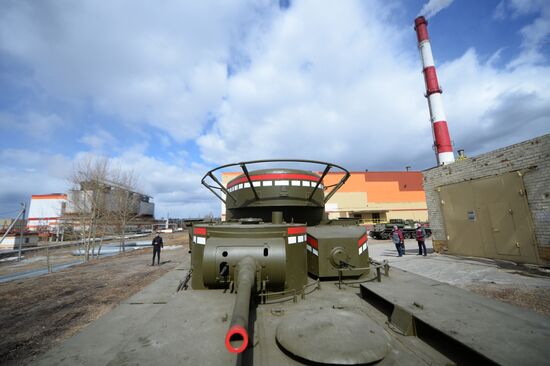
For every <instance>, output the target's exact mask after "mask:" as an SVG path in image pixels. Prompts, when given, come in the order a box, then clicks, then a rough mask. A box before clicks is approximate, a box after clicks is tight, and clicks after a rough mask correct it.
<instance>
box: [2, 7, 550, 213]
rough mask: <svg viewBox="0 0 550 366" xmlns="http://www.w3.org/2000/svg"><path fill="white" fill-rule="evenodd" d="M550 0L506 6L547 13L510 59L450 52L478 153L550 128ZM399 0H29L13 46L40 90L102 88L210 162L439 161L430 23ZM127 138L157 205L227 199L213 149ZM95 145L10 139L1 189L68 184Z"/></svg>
mask: <svg viewBox="0 0 550 366" xmlns="http://www.w3.org/2000/svg"><path fill="white" fill-rule="evenodd" d="M430 3H433V2H430ZM446 3H447V5H449V4H450V2H449V1H447V2H446ZM520 4H521V5H523V6H521V5H520ZM544 4H545V3H544V2H536V1H531V2H528V3H521V2H506V5H502V8H503V10H501V12H503V13H502V14H504V15H502V16H503V17H509V16H513V15H509V14H508V13H507V12H514V11H515V12H523V13H525V12H531V13H533V12H537V11H538V12H539V13H537V14H539V15H538V16H537V17H536V19H535V21H534V22H533V23H532V24H531V25H529V26H527V27H526V28H524V29H525V30H524V31H522V33H521V34H522V36H523V37H524V38H523V40H524V42H523V45H524V46H523V52H522V55H521V56H520V57H519V58H518V60H519V61H517V60H515V61H514V62H515V63H514V62H512V63H511V64H510V66H509V67H508V68H505V69H502V68H498V67H497V66H496V62H494V61H495V60H496V59H497V58H498V55H497V54H495V55H494V57H492V58H490V59H489V60H488V61H484V60H483V59H482V58H480V57H478V54H477V52H476V50H475V49H471V50H468V51H467V52H465V54H464V55H462V56H461V57H459V58H458V59H455V60H450V61H448V62H446V63H444V64H440V65H438V73H439V78H440V82H441V84H442V86H443V88H444V95H443V98H444V101H445V106H446V109H447V117H448V122H449V128H450V132H451V137H452V139H453V140H454V142H455V144H456V147H457V148H465V149H466V150H467V153H468V154H469V155H472V154H477V153H481V152H484V151H489V150H492V149H494V148H498V147H502V146H505V145H507V144H511V143H514V142H518V141H521V140H524V139H528V138H531V137H535V136H537V135H541V134H543V133H547V132H549V129H550V127H549V126H550V120H549V116H550V113H549V112H550V111H549V110H548V106H549V105H550V67H549V66H548V64H547V61H548V60H546V59H544V58H543V56H544V55H543V54H542V53H541V52H540V46H541V45H542V43H541V42H542V41H543V40H544V39H545V38H544V34H547V33H545V32H546V31H545V29H546V28H545V27H546V25H545V24H546V23H545V20H544V19H547V18H545V17H547V14H548V12H547V10H546V9H547V8H546V7H543V5H544ZM388 6H389V5H387V4H386V3H385V2H369V4H368V8H367V5H365V3H364V2H360V1H345V2H324V3H322V5H320V4H319V2H318V1H312V0H303V1H296V2H295V3H293V4H292V6H291V7H290V8H289V9H287V10H286V11H279V10H278V9H277V8H276V7H275V6H274V5H273V4H272V3H271V2H268V1H267V0H265V1H263V2H261V3H260V4H259V5H256V3H255V2H250V3H249V2H238V3H231V4H229V3H228V4H224V3H218V2H215V3H210V2H187V3H181V2H167V3H164V4H163V6H162V7H159V6H158V5H157V4H151V3H139V2H138V3H132V4H131V5H127V4H126V5H125V4H124V3H118V2H116V3H107V2H99V3H98V2H91V1H90V2H78V3H72V4H71V5H67V4H64V5H63V6H61V5H57V3H55V2H51V3H49V2H25V1H19V2H11V3H8V5H6V6H5V9H3V10H5V11H3V12H2V13H1V14H0V51H2V52H4V53H6V54H9V55H10V56H11V57H13V58H15V59H17V60H20V61H21V62H22V64H24V65H25V66H26V67H28V68H29V69H30V70H32V75H33V78H34V81H35V84H36V85H35V86H36V90H37V93H45V94H47V96H48V97H50V96H53V97H54V98H60V99H62V100H64V101H67V100H68V101H74V102H75V104H77V105H85V106H88V103H90V104H91V108H92V109H94V111H99V113H109V114H111V115H112V118H110V119H109V120H112V121H114V122H113V123H117V122H116V121H119V120H121V119H122V121H123V122H122V123H125V124H132V127H136V126H137V128H136V129H139V128H140V127H141V128H143V126H155V127H158V128H160V129H162V130H164V131H165V132H167V133H168V134H169V136H170V138H162V136H163V135H162V133H160V134H159V133H157V132H156V131H153V132H152V134H149V136H160V137H157V140H158V141H159V145H162V146H164V147H165V148H167V147H168V146H170V147H172V148H173V149H177V146H179V145H178V143H179V142H182V141H185V140H187V139H196V140H197V144H198V146H199V148H200V154H201V156H202V158H203V160H204V161H206V162H207V163H208V164H212V165H214V164H224V163H230V162H234V161H241V160H251V159H260V158H276V157H277V158H282V157H295V158H302V159H307V158H309V159H314V160H327V161H331V162H335V163H339V164H341V165H343V166H345V167H347V168H350V169H356V170H362V169H365V168H368V169H370V170H376V169H384V170H388V169H403V168H404V167H405V166H406V165H411V166H412V167H413V169H422V168H427V167H429V166H433V165H434V164H435V158H434V154H433V152H432V150H431V145H432V133H431V130H430V124H429V116H428V107H427V103H426V100H425V98H424V97H423V93H424V82H423V78H422V74H421V64H420V60H419V57H418V54H417V51H416V41H415V36H414V32H413V30H412V27H411V24H410V23H409V24H406V25H404V24H395V23H393V22H392V20H391V18H388V17H391V12H389V11H388V8H387V7H388ZM391 6H395V5H391ZM537 6H538V7H537ZM130 7H131V11H129V9H130ZM514 9H516V10H514ZM537 9H538V10H537ZM523 13H522V14H523ZM121 14H123V15H121ZM505 14H508V15H505ZM518 14H519V13H518ZM540 19H542V20H540ZM539 20H540V21H539ZM411 21H412V20H411ZM503 21H506V20H505V19H504V18H503ZM529 27H531V28H529ZM531 30H532V31H533V34H534V35H535V36H534V38H533V37H531V36H530V34H529V31H531ZM530 37H531V38H530ZM529 50H531V51H533V52H534V53H532V54H529V52H531V51H529ZM479 52H480V53H481V52H484V51H479ZM434 54H435V56H436V58H437V55H438V51H437V49H434ZM533 55H534V56H536V57H534V56H533ZM527 56H528V57H527ZM541 57H542V58H541ZM541 60H543V61H544V62H541ZM228 64H229V65H228ZM228 68H229V69H230V70H231V72H230V75H228V71H227V70H228ZM48 116H49V115H48V114H44V115H39V116H38V117H37V116H34V118H27V119H25V118H19V117H17V118H15V117H14V116H13V115H7V117H6V115H4V116H0V123H2V127H4V126H6V127H10V128H11V127H12V126H13V125H14V122H13V121H24V120H28V121H27V122H26V123H27V124H28V126H29V129H32V130H33V131H38V132H37V133H38V134H40V133H41V132H40V131H43V132H44V131H45V132H48V131H49V129H48V128H47V127H48V126H50V125H51V124H52V123H55V121H57V119H56V118H55V116H57V114H52V115H51V116H54V117H52V118H53V119H51V118H49V117H48ZM6 118H7V119H6ZM57 118H59V117H57ZM31 120H32V121H34V122H29V121H31ZM3 121H4V122H5V121H7V122H6V124H4V122H3ZM48 121H49V122H48ZM52 121H53V122H52ZM119 123H120V122H119ZM145 130H146V132H147V133H149V132H150V131H149V130H148V129H147V128H145ZM142 134H143V136H146V134H145V133H142ZM80 138H81V141H82V142H83V143H86V144H87V145H89V146H91V147H92V149H93V151H94V153H98V152H101V151H102V150H105V148H106V147H108V146H112V145H113V144H114V143H115V142H116V140H114V138H113V136H112V135H111V132H109V131H107V130H99V131H98V132H97V133H93V134H85V135H84V136H80ZM124 144H125V145H124V146H122V147H121V148H119V149H113V150H114V152H115V153H116V156H115V157H114V163H116V164H118V165H120V166H122V167H124V168H128V169H134V171H136V172H137V173H138V174H139V176H140V184H141V186H140V187H141V190H142V191H144V192H145V193H147V194H150V195H152V196H154V197H155V201H156V205H157V216H159V217H160V216H165V215H166V214H167V213H170V216H173V217H174V216H199V215H203V214H206V213H208V212H210V211H212V212H213V213H214V214H217V213H218V212H219V203H218V202H217V201H216V200H215V199H214V198H213V196H212V195H211V194H210V192H208V191H207V190H206V189H205V188H204V187H202V186H201V185H200V178H201V177H202V175H203V174H204V172H206V171H207V170H208V167H205V166H203V165H201V164H200V163H197V161H196V160H199V159H198V157H196V156H193V155H192V153H189V152H179V151H172V152H169V155H170V156H171V159H172V160H170V161H169V160H168V159H162V158H161V157H159V156H162V154H155V157H152V156H148V155H147V151H148V148H149V145H148V139H147V138H144V139H143V140H142V141H139V142H136V141H124ZM82 154H83V153H74V154H73V155H74V156H71V157H63V156H58V155H53V156H52V155H51V154H50V153H48V152H47V150H46V149H39V148H37V149H31V148H30V147H27V149H25V150H6V149H4V150H2V151H1V152H0V157H2V159H3V161H4V163H3V165H2V168H3V169H5V171H7V172H8V173H9V175H8V174H6V175H4V177H3V178H2V179H3V180H2V181H0V198H1V199H2V202H7V201H6V200H7V198H6V197H12V198H13V197H17V199H19V197H22V195H23V193H25V192H26V194H27V195H30V194H32V193H40V192H44V191H46V192H47V191H59V190H63V184H64V179H63V178H62V176H63V175H64V170H66V169H67V168H66V167H69V168H70V166H71V165H72V160H73V158H78V157H79V156H81V155H82ZM6 161H10V163H9V164H8V163H6ZM65 173H66V172H65ZM14 181H16V182H17V184H13V182H14ZM19 182H21V184H19ZM27 197H28V196H27ZM12 201H13V200H12Z"/></svg>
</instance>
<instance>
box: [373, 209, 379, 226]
mask: <svg viewBox="0 0 550 366" xmlns="http://www.w3.org/2000/svg"><path fill="white" fill-rule="evenodd" d="M372 222H373V223H375V224H379V223H380V213H379V212H373V213H372Z"/></svg>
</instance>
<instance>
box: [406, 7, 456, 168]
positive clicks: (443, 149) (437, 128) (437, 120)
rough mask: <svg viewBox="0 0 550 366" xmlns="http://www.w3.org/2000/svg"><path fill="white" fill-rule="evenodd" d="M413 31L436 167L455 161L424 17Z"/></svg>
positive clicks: (417, 19) (415, 22) (418, 21)
mask: <svg viewBox="0 0 550 366" xmlns="http://www.w3.org/2000/svg"><path fill="white" fill-rule="evenodd" d="M414 29H415V30H416V36H417V38H418V49H419V50H420V56H421V58H422V66H423V68H424V69H423V72H424V82H425V83H426V97H427V98H428V107H429V108H430V118H431V121H432V131H433V136H434V145H435V153H436V158H437V163H438V165H445V164H450V163H452V162H454V161H455V156H454V154H453V147H452V144H451V137H450V136H449V129H448V128H447V118H446V117H445V110H444V109H443V100H442V99H441V88H440V87H439V82H438V81H437V73H436V71H435V63H434V58H433V55H432V47H431V45H430V37H429V36H428V22H427V21H426V19H425V18H424V17H418V18H416V19H415V20H414Z"/></svg>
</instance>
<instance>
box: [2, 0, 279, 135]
mask: <svg viewBox="0 0 550 366" xmlns="http://www.w3.org/2000/svg"><path fill="white" fill-rule="evenodd" d="M272 8H273V6H272V5H271V4H270V2H269V1H267V0H263V1H260V2H257V1H252V0H250V1H239V2H236V3H234V2H231V3H230V2H222V3H220V2H213V1H212V2H211V1H198V2H181V1H167V2H163V5H162V6H159V5H158V4H156V3H152V2H147V1H135V2H101V3H98V2H97V1H92V0H90V1H80V2H75V3H72V4H70V5H68V4H61V3H58V2H55V1H44V2H39V3H36V2H34V1H18V2H11V3H8V4H6V3H4V4H3V11H2V12H1V13H0V51H4V52H6V53H7V54H9V55H11V56H12V57H14V58H16V59H18V60H21V61H22V63H23V64H24V65H25V66H27V67H29V68H30V69H31V70H32V72H33V77H34V79H35V82H36V89H39V90H40V91H46V93H47V94H49V95H52V96H55V97H57V98H61V99H63V100H65V101H73V102H75V103H77V104H80V103H85V101H86V102H87V101H90V102H91V103H92V104H93V105H94V106H95V107H96V108H98V109H99V110H100V111H101V112H103V113H109V114H112V115H113V116H115V117H117V118H123V119H124V120H125V122H126V123H132V124H146V125H152V126H155V127H157V128H160V129H162V130H165V131H168V132H169V133H170V134H171V135H172V137H173V138H174V139H175V140H176V141H180V142H181V141H185V140H188V139H193V138H194V137H196V136H197V135H199V134H200V132H201V129H202V127H203V126H204V125H205V123H206V122H207V120H208V114H209V112H210V110H211V109H212V108H213V107H214V106H215V105H217V104H218V103H219V101H220V100H221V98H222V97H223V94H224V90H225V87H226V76H227V75H226V69H227V67H226V64H227V63H228V62H230V61H231V60H232V59H233V58H234V57H236V56H238V55H237V54H238V47H235V44H237V43H238V41H239V40H240V39H241V38H242V37H243V35H245V34H246V32H247V31H248V30H250V29H251V28H253V25H254V24H257V23H261V22H262V21H263V20H264V19H269V12H270V11H271V10H270V9H272ZM258 19H259V20H258Z"/></svg>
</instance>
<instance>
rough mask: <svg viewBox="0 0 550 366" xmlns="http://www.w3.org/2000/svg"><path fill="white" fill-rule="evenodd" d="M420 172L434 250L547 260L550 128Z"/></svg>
mask: <svg viewBox="0 0 550 366" xmlns="http://www.w3.org/2000/svg"><path fill="white" fill-rule="evenodd" d="M423 173H424V189H425V191H426V200H427V205H428V211H429V218H430V226H431V229H432V233H433V243H434V249H435V250H437V251H440V252H445V253H449V254H456V255H465V256H474V257H484V258H494V259H503V260H511V261H514V262H520V263H534V264H543V265H548V264H550V134H547V135H544V136H541V137H537V138H534V139H532V140H528V141H525V142H522V143H519V144H515V145H511V146H508V147H504V148H501V149H498V150H495V151H491V152H488V153H485V154H482V155H479V156H476V157H472V158H463V159H460V160H458V161H457V162H455V163H452V164H449V165H444V166H438V167H435V168H432V169H429V170H426V171H424V172H423Z"/></svg>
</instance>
